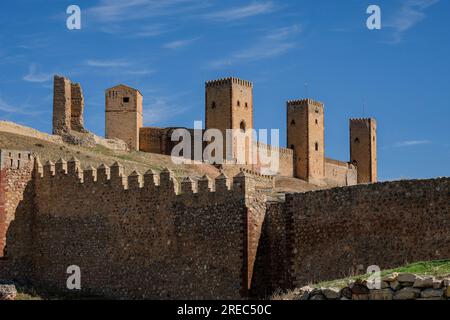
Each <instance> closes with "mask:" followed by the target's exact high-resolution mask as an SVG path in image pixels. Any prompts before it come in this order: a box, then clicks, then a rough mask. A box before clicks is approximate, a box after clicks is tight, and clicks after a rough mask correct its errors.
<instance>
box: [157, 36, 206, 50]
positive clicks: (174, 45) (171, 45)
mask: <svg viewBox="0 0 450 320" xmlns="http://www.w3.org/2000/svg"><path fill="white" fill-rule="evenodd" d="M197 40H198V38H193V39H181V40H175V41H171V42H168V43H166V44H164V45H163V47H164V48H166V49H180V48H183V47H187V46H189V45H190V44H192V43H193V42H195V41H197Z"/></svg>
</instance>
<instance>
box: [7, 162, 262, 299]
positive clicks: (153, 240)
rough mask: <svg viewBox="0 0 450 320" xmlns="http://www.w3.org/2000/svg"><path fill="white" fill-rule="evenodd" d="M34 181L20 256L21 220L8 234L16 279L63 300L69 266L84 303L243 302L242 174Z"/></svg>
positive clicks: (108, 171) (56, 169)
mask: <svg viewBox="0 0 450 320" xmlns="http://www.w3.org/2000/svg"><path fill="white" fill-rule="evenodd" d="M38 167H39V166H38ZM39 171H40V172H41V173H40V174H39V175H38V177H37V178H36V181H35V187H34V189H35V197H34V206H35V208H34V212H33V214H32V216H33V219H32V227H31V228H30V229H31V237H32V239H33V241H30V242H28V244H29V246H28V248H23V244H22V243H23V242H26V241H23V240H24V239H23V237H24V234H23V231H22V230H25V229H26V228H25V227H24V225H26V224H27V221H29V220H30V219H29V218H30V215H27V214H26V213H23V214H19V215H16V217H15V221H14V224H12V225H11V227H10V230H9V231H8V235H9V236H8V239H7V243H8V248H9V247H10V245H9V244H10V243H11V250H8V258H9V259H11V261H12V262H11V263H12V266H11V268H12V269H13V270H14V277H15V278H17V279H23V278H25V279H28V280H30V281H31V282H32V283H33V284H34V285H37V286H45V288H47V289H53V290H55V291H64V290H65V285H66V280H67V276H68V275H67V273H66V268H67V267H68V266H70V265H77V266H79V267H80V268H81V272H82V288H83V291H84V292H89V293H90V294H98V295H103V296H110V297H117V298H147V299H163V298H164V299H177V298H178V299H180V298H186V299H194V298H202V299H208V298H209V299H217V298H229V299H231V298H234V299H237V298H240V296H241V294H242V293H245V290H244V291H243V290H242V289H243V284H244V283H245V281H246V279H247V275H246V274H247V272H248V269H249V268H248V267H247V266H244V265H243V260H247V259H248V256H249V250H247V249H246V248H247V245H246V243H247V240H246V239H245V238H244V232H243V230H247V229H248V227H247V224H248V221H250V218H248V215H249V210H248V209H247V207H250V203H251V202H252V201H253V200H252V198H251V197H250V196H249V194H247V192H246V190H247V188H249V189H250V190H253V189H254V187H253V188H252V187H251V185H252V183H251V179H250V178H248V177H247V176H245V174H243V173H241V174H239V175H238V176H236V177H234V178H233V181H230V180H229V179H227V178H226V177H225V176H223V175H222V176H219V177H218V178H216V180H215V183H212V181H210V180H209V179H207V178H206V177H205V178H204V179H201V180H200V181H198V183H194V182H193V181H191V180H190V179H185V180H183V181H181V182H180V183H179V182H177V181H176V180H175V179H174V178H173V177H172V173H171V172H170V171H168V170H165V171H163V172H161V174H160V175H159V176H158V175H156V174H155V173H154V172H152V171H149V172H147V173H146V174H145V175H144V176H141V175H139V174H138V173H133V174H131V175H130V176H129V177H124V176H123V174H122V173H123V168H122V167H121V166H120V165H119V164H115V165H113V166H112V167H111V168H109V167H107V166H105V165H102V166H100V167H99V168H98V169H94V168H87V169H86V170H84V171H83V170H81V168H80V164H79V162H78V161H77V160H75V159H74V160H72V161H69V162H68V163H67V162H65V161H58V162H57V163H56V164H52V163H47V164H46V165H44V167H43V168H40V169H39ZM41 175H42V176H41ZM211 188H213V191H212V190H211ZM252 210H253V211H254V210H256V209H252ZM14 244H16V246H15V245H14ZM19 244H20V245H19ZM24 252H26V253H27V257H24ZM250 254H251V252H250ZM19 257H20V258H19ZM244 289H245V287H244Z"/></svg>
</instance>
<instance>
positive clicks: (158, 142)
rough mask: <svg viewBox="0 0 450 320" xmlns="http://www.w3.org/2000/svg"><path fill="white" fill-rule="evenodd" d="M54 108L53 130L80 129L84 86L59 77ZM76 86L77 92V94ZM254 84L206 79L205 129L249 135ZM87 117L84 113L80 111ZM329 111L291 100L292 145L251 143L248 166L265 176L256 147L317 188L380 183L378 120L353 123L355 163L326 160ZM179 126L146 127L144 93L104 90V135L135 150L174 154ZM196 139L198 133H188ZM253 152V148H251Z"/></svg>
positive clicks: (126, 89) (289, 139) (305, 101)
mask: <svg viewBox="0 0 450 320" xmlns="http://www.w3.org/2000/svg"><path fill="white" fill-rule="evenodd" d="M54 84H55V90H54V105H53V108H54V109H53V126H54V128H53V132H55V133H58V132H61V131H65V130H68V129H69V130H79V128H80V127H81V128H82V127H83V126H82V122H81V125H80V111H79V110H83V107H82V101H83V98H82V95H81V99H80V92H81V89H80V86H79V85H78V84H77V85H74V84H72V83H71V81H70V80H68V79H66V78H64V77H59V76H55V80H54ZM74 88H75V89H76V90H74ZM80 100H81V106H80ZM253 112H254V110H253V84H252V83H251V82H250V81H246V80H241V79H237V78H226V79H220V80H213V81H207V82H206V84H205V117H206V119H205V124H206V125H205V130H208V129H217V130H220V132H221V133H222V135H223V136H224V137H225V136H226V130H227V129H231V130H242V131H244V132H245V131H249V130H252V129H253V128H254V124H253ZM81 115H82V113H81ZM324 117H325V109H324V105H323V103H320V102H317V101H314V100H312V99H303V100H291V101H288V102H287V119H286V121H287V122H286V125H287V146H288V148H280V147H276V150H275V148H272V146H270V145H267V144H263V143H260V142H257V141H253V140H252V137H251V136H250V137H249V140H250V141H246V144H245V146H244V148H245V151H243V153H244V158H245V159H244V160H245V163H244V165H245V164H248V165H247V166H246V167H247V168H248V169H251V170H253V171H256V172H264V169H265V168H264V166H263V165H261V161H259V157H258V159H257V162H256V163H251V162H250V161H249V157H250V153H251V150H250V149H251V146H252V147H253V148H254V151H253V152H255V153H256V154H258V155H259V153H260V150H259V149H264V152H265V153H268V154H270V153H272V152H275V151H276V152H277V154H278V157H279V170H278V172H275V173H272V174H278V175H283V176H291V177H296V178H298V179H302V180H305V181H308V182H310V183H315V184H319V185H320V184H327V185H335V186H344V185H354V184H357V183H373V182H376V181H377V141H376V121H375V119H351V120H350V161H349V162H342V161H337V160H333V159H328V158H326V157H325V134H324V131H325V126H324ZM175 129H177V128H158V127H144V126H143V95H142V93H141V92H140V91H139V90H137V89H133V88H131V87H129V86H126V85H123V84H120V85H117V86H114V87H112V88H109V89H107V90H106V92H105V132H106V134H105V136H106V138H118V139H121V140H123V141H125V142H126V143H127V145H128V147H129V148H130V149H131V150H139V151H143V152H150V153H158V154H165V155H170V154H171V152H172V149H173V147H174V146H175V145H176V143H177V142H175V141H172V139H171V137H172V133H173V131H174V130H175ZM189 131H190V132H191V133H192V135H194V131H195V130H194V129H189ZM226 143H227V142H226V141H224V146H223V150H224V154H223V157H224V158H225V159H227V160H228V161H229V162H230V163H232V162H233V160H235V159H236V158H237V153H238V150H237V148H238V145H237V143H236V142H235V141H234V140H233V141H231V143H232V147H231V153H230V154H229V155H227V154H226V147H227V146H226V145H225V144H226ZM252 150H253V149H252Z"/></svg>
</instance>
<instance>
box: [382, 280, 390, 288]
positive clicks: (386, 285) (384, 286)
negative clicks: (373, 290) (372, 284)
mask: <svg viewBox="0 0 450 320" xmlns="http://www.w3.org/2000/svg"><path fill="white" fill-rule="evenodd" d="M390 287H391V285H390V283H389V282H386V281H381V289H387V288H390Z"/></svg>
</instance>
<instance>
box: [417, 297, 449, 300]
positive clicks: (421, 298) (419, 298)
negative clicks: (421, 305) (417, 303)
mask: <svg viewBox="0 0 450 320" xmlns="http://www.w3.org/2000/svg"><path fill="white" fill-rule="evenodd" d="M416 300H443V298H436V297H435V298H417V299H416Z"/></svg>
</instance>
